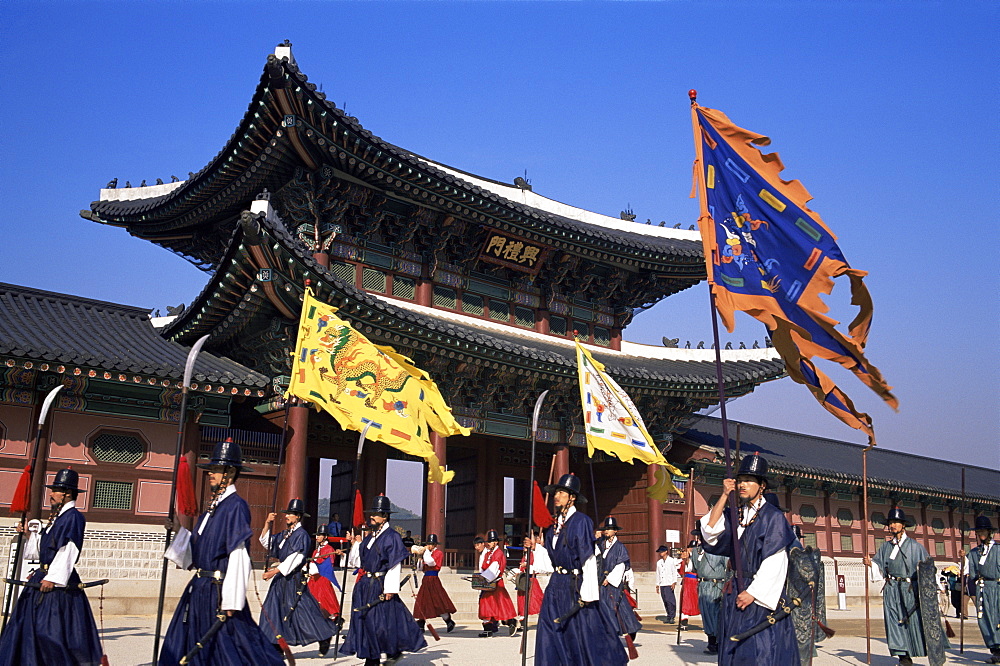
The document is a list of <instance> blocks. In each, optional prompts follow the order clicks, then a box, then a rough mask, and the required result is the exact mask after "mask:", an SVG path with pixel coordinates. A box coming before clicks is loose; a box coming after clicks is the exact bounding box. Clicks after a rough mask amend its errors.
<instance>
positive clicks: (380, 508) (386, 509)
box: [365, 494, 392, 514]
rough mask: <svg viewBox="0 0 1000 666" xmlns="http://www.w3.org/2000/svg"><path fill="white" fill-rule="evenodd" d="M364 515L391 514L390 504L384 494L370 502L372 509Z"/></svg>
mask: <svg viewBox="0 0 1000 666" xmlns="http://www.w3.org/2000/svg"><path fill="white" fill-rule="evenodd" d="M365 513H384V514H390V513H392V502H390V501H389V498H388V497H386V496H385V494H380V495H376V496H375V499H373V500H372V508H371V509H369V510H368V511H365Z"/></svg>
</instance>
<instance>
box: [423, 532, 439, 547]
mask: <svg viewBox="0 0 1000 666" xmlns="http://www.w3.org/2000/svg"><path fill="white" fill-rule="evenodd" d="M429 543H432V544H434V545H435V546H436V545H438V535H437V534H428V535H427V539H426V540H425V541H424V544H425V545H426V544H429Z"/></svg>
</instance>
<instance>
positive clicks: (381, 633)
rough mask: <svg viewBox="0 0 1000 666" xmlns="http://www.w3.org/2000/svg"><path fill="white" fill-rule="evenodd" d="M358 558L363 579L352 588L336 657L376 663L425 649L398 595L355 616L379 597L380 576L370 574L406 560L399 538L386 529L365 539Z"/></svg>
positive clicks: (382, 580) (417, 627)
mask: <svg viewBox="0 0 1000 666" xmlns="http://www.w3.org/2000/svg"><path fill="white" fill-rule="evenodd" d="M373 540H374V543H372V541H373ZM369 545H371V548H369V547H368V546H369ZM360 555H361V568H362V569H363V570H364V571H365V575H364V576H362V577H361V579H360V580H358V582H357V583H356V584H355V586H354V593H353V594H352V595H351V606H352V611H351V616H350V622H351V623H350V625H349V626H348V631H347V637H346V638H345V639H344V645H343V647H341V648H340V653H341V654H354V655H357V656H358V657H359V658H361V659H379V658H381V655H382V653H385V654H386V655H388V656H395V655H398V654H399V653H401V652H416V651H417V650H422V649H423V648H425V647H427V641H426V640H424V632H423V631H422V630H421V629H420V627H419V626H417V622H416V620H414V619H413V615H411V614H410V611H409V609H408V608H407V607H406V605H405V604H403V600H402V599H401V598H400V597H399V595H398V594H397V595H395V596H393V598H392V599H389V600H388V601H383V602H381V603H379V604H378V605H376V606H373V607H372V608H371V609H369V610H366V611H363V612H355V611H356V609H358V608H361V607H362V606H364V605H365V604H369V603H371V602H373V601H375V600H377V599H378V598H379V595H381V594H382V589H383V585H384V578H383V576H374V575H371V574H376V573H380V574H385V572H386V571H388V570H389V569H391V568H393V567H394V566H396V565H397V564H399V563H400V562H402V561H403V560H405V559H407V558H408V557H409V556H410V551H408V550H407V549H406V546H404V545H403V538H402V537H400V536H399V533H398V532H396V531H395V530H394V529H392V528H391V527H387V528H386V529H385V530H384V531H383V532H382V533H381V534H379V535H378V537H375V536H368V537H365V539H364V540H363V541H362V542H361V547H360Z"/></svg>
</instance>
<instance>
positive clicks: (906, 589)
mask: <svg viewBox="0 0 1000 666" xmlns="http://www.w3.org/2000/svg"><path fill="white" fill-rule="evenodd" d="M912 524H913V523H912V521H911V520H910V519H909V518H908V517H907V516H906V514H905V513H903V510H902V509H900V508H898V507H894V508H892V509H890V510H889V515H888V517H886V519H885V525H886V527H888V528H889V532H890V534H891V535H892V538H890V539H889V540H888V541H886V542H885V543H883V544H882V546H881V547H880V548H879V549H878V552H877V553H876V554H875V558H874V559H872V558H870V557H868V555H867V554H866V555H865V557H864V563H865V566H868V567H870V574H871V579H872V580H873V581H878V580H884V581H885V585H884V586H883V587H882V615H883V617H884V620H885V636H886V642H887V643H888V644H889V654H891V655H892V656H894V657H898V658H899V663H900V664H903V665H908V664H912V663H913V657H924V656H926V655H927V646H926V644H925V640H924V639H925V637H924V631H923V627H922V621H921V615H922V609H921V608H920V600H919V595H918V590H917V565H918V564H919V563H921V562H923V561H924V560H927V559H929V558H930V555H928V553H927V551H926V550H925V549H924V547H923V546H921V545H920V544H919V543H917V542H916V541H915V540H913V539H911V538H910V537H908V536H907V535H906V528H907V527H908V526H909V525H912Z"/></svg>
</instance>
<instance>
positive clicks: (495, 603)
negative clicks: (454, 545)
mask: <svg viewBox="0 0 1000 666" xmlns="http://www.w3.org/2000/svg"><path fill="white" fill-rule="evenodd" d="M506 569H507V556H506V555H504V552H503V548H501V547H500V535H499V534H498V533H497V531H496V530H490V531H489V532H487V533H486V548H484V549H483V554H482V555H480V556H479V573H480V575H482V577H483V578H485V579H486V580H487V581H490V582H492V581H496V583H497V586H496V588H495V589H493V590H483V591H481V592H480V593H479V619H480V620H482V621H483V630H482V632H480V634H479V637H480V638H489V637H490V636H492V635H493V634H495V633H496V632H497V631H499V629H500V623H501V622H503V623H504V624H505V625H507V630H508V631H509V632H510V635H511V636H513V635H514V632H515V631H517V620H516V619H515V616H516V615H517V614H516V613H515V611H514V602H513V601H511V599H510V594H509V593H508V592H507V589H506V588H505V587H504V585H503V573H504V571H505V570H506Z"/></svg>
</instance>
